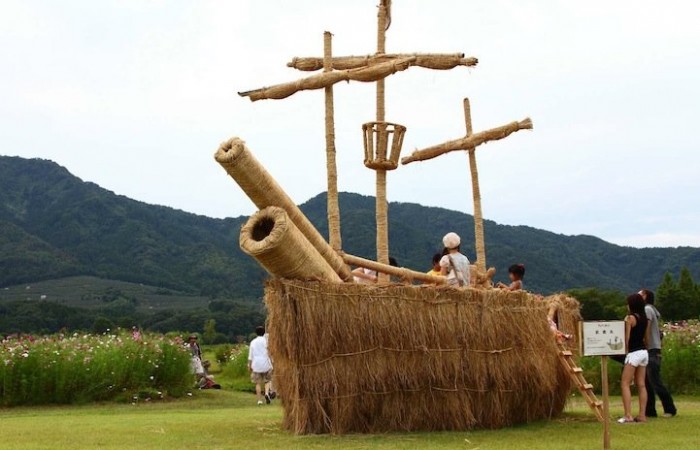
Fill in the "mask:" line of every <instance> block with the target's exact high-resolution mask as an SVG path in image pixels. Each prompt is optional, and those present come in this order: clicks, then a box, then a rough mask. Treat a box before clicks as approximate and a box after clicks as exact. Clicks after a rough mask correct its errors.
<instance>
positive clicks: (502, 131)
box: [401, 117, 532, 164]
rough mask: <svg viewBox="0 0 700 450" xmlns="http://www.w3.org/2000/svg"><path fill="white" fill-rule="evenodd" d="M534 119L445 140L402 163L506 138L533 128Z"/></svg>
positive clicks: (417, 152) (402, 160) (416, 152)
mask: <svg viewBox="0 0 700 450" xmlns="http://www.w3.org/2000/svg"><path fill="white" fill-rule="evenodd" d="M531 129H532V120H530V118H529V117H528V118H526V119H524V120H521V121H520V122H511V123H509V124H507V125H503V126H500V127H498V128H492V129H490V130H486V131H481V132H479V133H474V134H472V135H471V136H468V137H463V138H460V139H455V140H453V141H447V142H443V143H442V144H439V145H435V146H433V147H428V148H426V149H423V150H416V151H414V152H413V153H411V155H410V156H406V157H404V158H401V164H409V163H412V162H415V161H425V160H428V159H433V158H435V157H437V156H440V155H442V154H443V153H448V152H452V151H455V150H467V149H470V148H474V147H478V146H479V145H481V144H484V143H486V142H490V141H497V140H499V139H503V138H506V137H508V136H510V135H511V134H513V133H515V132H516V131H520V130H531Z"/></svg>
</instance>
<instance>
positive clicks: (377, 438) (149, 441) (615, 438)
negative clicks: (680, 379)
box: [0, 391, 700, 450]
mask: <svg viewBox="0 0 700 450" xmlns="http://www.w3.org/2000/svg"><path fill="white" fill-rule="evenodd" d="M677 405H678V409H679V415H678V416H677V417H675V418H673V419H655V420H653V421H650V422H649V423H647V424H639V425H636V424H633V425H618V424H615V423H613V424H611V429H612V446H613V448H646V449H698V448H700V434H699V433H698V429H699V428H700V398H697V397H684V398H679V399H677ZM611 406H612V407H611V412H612V414H613V417H618V416H619V414H620V413H621V407H620V401H619V398H614V399H613V400H612V405H611ZM281 419H282V409H281V408H280V406H279V404H274V403H273V405H271V406H262V407H258V406H256V405H255V398H254V396H253V395H251V394H248V393H241V392H229V391H204V392H197V393H196V394H195V396H194V397H192V398H186V399H183V400H178V401H172V402H162V403H141V404H138V405H131V404H116V405H115V404H106V405H88V406H70V407H40V408H39V407H37V408H13V409H2V410H0V437H1V438H0V448H3V449H64V448H65V449H79V448H89V449H96V448H98V449H151V448H153V449H160V448H163V449H179V448H182V449H198V448H201V449H229V448H243V449H247V450H254V449H268V448H285V449H296V448H339V449H340V448H342V449H366V448H373V449H374V448H385V449H390V448H399V449H401V448H405V449H414V448H450V449H454V448H461V449H473V450H475V449H479V450H486V449H514V448H527V449H557V450H561V449H586V450H587V449H595V448H601V447H602V445H601V439H602V438H601V436H602V432H601V425H600V424H598V423H597V422H595V421H594V420H593V419H592V416H591V414H589V413H588V411H587V410H586V408H585V407H584V406H583V405H582V403H581V402H580V401H577V400H575V401H574V403H573V404H572V405H571V407H570V408H569V409H568V411H567V412H566V414H565V415H564V416H563V417H561V418H559V419H557V420H554V421H550V422H539V423H534V424H530V425H526V426H519V427H515V428H509V429H503V430H489V431H473V432H450V433H447V432H444V433H392V434H382V435H349V436H326V435H323V436H293V435H290V434H288V433H286V432H285V431H283V430H282V429H281V428H280V423H281Z"/></svg>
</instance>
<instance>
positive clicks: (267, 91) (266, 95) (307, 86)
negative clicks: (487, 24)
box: [238, 56, 416, 102]
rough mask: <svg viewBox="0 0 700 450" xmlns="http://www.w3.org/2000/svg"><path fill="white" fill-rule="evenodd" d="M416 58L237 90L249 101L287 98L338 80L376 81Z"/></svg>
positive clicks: (326, 85) (331, 84)
mask: <svg viewBox="0 0 700 450" xmlns="http://www.w3.org/2000/svg"><path fill="white" fill-rule="evenodd" d="M415 60H416V57H415V56H409V57H407V58H402V59H396V60H391V61H387V62H385V63H381V64H377V65H374V66H370V67H362V68H359V69H350V70H334V71H332V72H324V73H320V74H318V75H312V76H310V77H307V78H301V79H299V80H297V81H293V82H291V83H284V84H278V85H275V86H270V87H264V88H261V89H255V90H252V91H246V92H239V93H238V95H240V96H241V97H248V98H250V101H253V102H254V101H257V100H265V99H274V100H279V99H283V98H287V97H289V96H290V95H293V94H295V93H297V92H299V91H306V90H314V89H323V88H326V87H328V86H333V85H334V84H336V83H338V82H340V81H363V82H365V83H367V82H370V81H377V80H381V79H384V78H385V77H388V76H389V75H392V74H394V73H396V72H400V71H402V70H406V69H408V68H409V67H411V65H412V64H413V62H414V61H415Z"/></svg>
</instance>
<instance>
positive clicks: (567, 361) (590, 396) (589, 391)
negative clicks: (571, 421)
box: [559, 344, 603, 422]
mask: <svg viewBox="0 0 700 450" xmlns="http://www.w3.org/2000/svg"><path fill="white" fill-rule="evenodd" d="M573 356H574V355H573V354H572V353H571V350H567V349H566V347H564V345H562V344H559V360H560V361H561V363H562V364H563V365H564V367H565V368H566V370H567V371H568V372H569V375H571V379H572V380H573V381H574V383H575V384H576V387H578V390H579V392H581V395H582V396H583V398H584V399H585V400H586V403H588V406H589V407H590V408H591V410H592V411H593V414H595V416H596V418H597V419H598V421H599V422H602V421H603V402H602V401H600V400H598V397H596V396H595V393H593V385H592V384H590V383H588V382H587V381H586V379H585V378H584V377H583V369H582V368H580V367H578V366H577V365H576V361H574V357H573Z"/></svg>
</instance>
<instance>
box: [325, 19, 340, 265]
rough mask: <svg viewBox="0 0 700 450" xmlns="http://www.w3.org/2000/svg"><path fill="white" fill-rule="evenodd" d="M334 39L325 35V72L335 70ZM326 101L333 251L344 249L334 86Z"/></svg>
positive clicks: (329, 236)
mask: <svg viewBox="0 0 700 450" xmlns="http://www.w3.org/2000/svg"><path fill="white" fill-rule="evenodd" d="M332 37H333V35H332V34H331V33H330V32H328V31H326V32H324V33H323V71H324V72H330V71H332V70H333V62H332V58H331V55H332ZM325 100H326V111H325V113H326V114H325V121H326V175H327V178H328V190H327V192H328V195H327V204H326V210H327V214H328V241H329V243H330V245H331V247H332V248H333V250H336V251H339V250H340V249H341V248H342V245H343V244H342V240H341V237H340V206H338V169H337V167H336V163H335V116H334V106H333V86H328V87H327V88H325Z"/></svg>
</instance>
